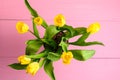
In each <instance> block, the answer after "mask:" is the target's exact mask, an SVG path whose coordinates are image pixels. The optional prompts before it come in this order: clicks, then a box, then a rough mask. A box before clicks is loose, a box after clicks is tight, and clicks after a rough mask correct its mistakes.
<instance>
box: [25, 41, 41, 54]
mask: <svg viewBox="0 0 120 80" xmlns="http://www.w3.org/2000/svg"><path fill="white" fill-rule="evenodd" d="M42 44H43V43H42V42H41V41H40V40H39V39H35V40H29V41H28V42H27V47H26V55H31V54H35V53H36V52H37V51H38V50H39V49H40V47H41V46H42Z"/></svg>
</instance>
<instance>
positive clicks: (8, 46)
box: [0, 20, 120, 58]
mask: <svg viewBox="0 0 120 80" xmlns="http://www.w3.org/2000/svg"><path fill="white" fill-rule="evenodd" d="M16 22H17V21H6V20H3V21H0V26H1V29H0V37H1V38H0V43H1V45H0V51H1V55H0V56H1V57H12V56H13V57H17V56H19V55H22V54H24V53H25V41H26V40H29V39H33V38H34V37H33V36H32V35H31V34H30V33H26V34H18V33H17V31H16V28H15V24H16ZM24 22H26V23H27V24H28V25H29V26H30V29H32V24H31V21H24ZM48 22H51V21H48ZM68 23H71V25H74V23H76V24H79V21H77V22H73V21H68ZM90 23H91V22H87V21H83V22H81V23H80V24H79V26H83V24H84V25H85V26H88V25H89V24H90ZM100 23H101V30H100V32H98V33H96V34H94V35H91V36H90V37H89V38H88V39H87V41H94V40H98V41H101V42H103V43H104V44H105V46H104V47H103V46H90V47H76V46H70V47H69V49H95V50H96V54H95V56H94V58H120V54H119V45H120V38H119V37H118V36H119V34H120V32H119V26H120V24H119V22H100ZM38 29H39V32H40V35H41V37H43V35H44V29H43V28H41V27H38ZM76 39H77V38H76V37H75V38H73V39H71V40H70V41H75V40H76Z"/></svg>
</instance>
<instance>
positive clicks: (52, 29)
mask: <svg viewBox="0 0 120 80" xmlns="http://www.w3.org/2000/svg"><path fill="white" fill-rule="evenodd" d="M58 32H60V30H58V29H57V27H56V26H54V25H50V26H49V27H47V28H46V31H45V36H44V38H45V39H48V40H50V39H52V38H53V36H55V34H57V33H58Z"/></svg>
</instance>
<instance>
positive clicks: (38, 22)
mask: <svg viewBox="0 0 120 80" xmlns="http://www.w3.org/2000/svg"><path fill="white" fill-rule="evenodd" d="M34 23H35V24H37V25H38V26H40V25H41V24H42V23H43V19H42V18H41V17H36V18H34Z"/></svg>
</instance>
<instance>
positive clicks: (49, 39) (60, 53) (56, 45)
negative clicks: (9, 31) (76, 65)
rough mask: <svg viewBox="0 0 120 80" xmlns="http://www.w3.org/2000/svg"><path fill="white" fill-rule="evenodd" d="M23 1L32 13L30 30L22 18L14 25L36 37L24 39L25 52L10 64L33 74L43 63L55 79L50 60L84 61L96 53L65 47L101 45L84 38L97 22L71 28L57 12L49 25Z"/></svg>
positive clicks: (22, 31)
mask: <svg viewBox="0 0 120 80" xmlns="http://www.w3.org/2000/svg"><path fill="white" fill-rule="evenodd" d="M25 4H26V6H27V8H28V10H29V11H30V13H31V15H32V17H33V18H32V23H33V31H31V30H30V29H29V26H28V25H27V24H26V23H24V22H23V21H18V22H17V24H16V29H17V31H18V33H20V34H24V33H26V32H30V33H32V35H34V36H35V39H31V40H28V41H27V42H26V50H25V54H24V55H21V56H19V57H18V63H13V64H10V65H9V66H10V67H11V68H13V69H16V70H26V73H29V74H32V75H35V74H36V73H37V71H38V70H39V69H40V68H42V67H44V70H45V72H46V73H47V74H48V75H49V76H50V78H51V80H56V79H55V76H54V67H53V62H54V61H57V60H59V59H62V61H63V63H64V64H70V62H71V60H72V59H73V58H74V59H76V60H79V61H85V60H88V59H89V58H91V57H92V56H93V55H94V54H95V50H77V49H76V50H68V46H69V45H76V46H90V45H104V44H103V43H101V42H98V41H93V42H86V39H87V38H88V37H89V36H90V35H91V34H94V33H96V32H98V31H99V29H100V24H99V23H93V24H90V25H89V26H88V28H86V27H77V28H73V27H72V26H70V25H67V24H66V20H65V17H64V16H63V15H62V14H58V15H57V16H55V18H54V25H48V24H47V23H46V21H45V20H44V19H43V18H42V17H41V16H40V15H39V14H38V13H37V12H36V10H35V9H33V8H32V7H31V6H30V4H29V2H28V1H27V0H25ZM37 26H41V27H44V28H45V34H44V37H42V38H41V37H40V35H39V32H38V27H37ZM75 36H80V37H79V38H78V39H77V40H76V41H75V42H69V39H70V38H73V37H75ZM41 46H44V50H43V51H41V52H40V50H39V49H40V47H41Z"/></svg>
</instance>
